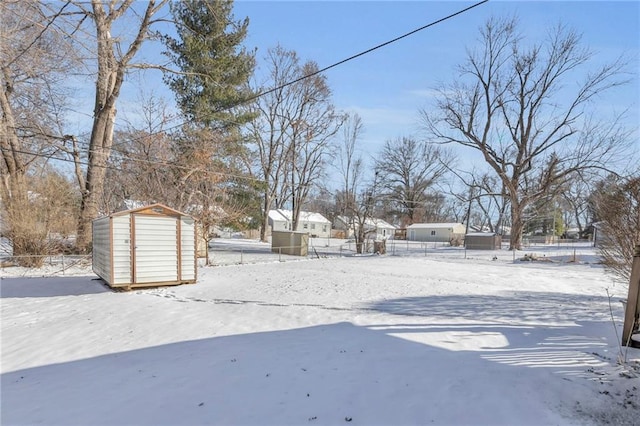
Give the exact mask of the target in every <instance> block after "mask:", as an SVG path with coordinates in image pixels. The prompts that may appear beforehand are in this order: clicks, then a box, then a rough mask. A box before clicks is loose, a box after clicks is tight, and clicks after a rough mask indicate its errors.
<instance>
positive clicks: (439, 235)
mask: <svg viewBox="0 0 640 426" xmlns="http://www.w3.org/2000/svg"><path fill="white" fill-rule="evenodd" d="M465 232H466V227H465V226H464V225H463V224H462V223H414V224H413V225H409V226H407V240H409V241H428V242H439V243H448V242H451V241H452V240H454V239H456V238H457V239H460V240H462V239H464V234H465Z"/></svg>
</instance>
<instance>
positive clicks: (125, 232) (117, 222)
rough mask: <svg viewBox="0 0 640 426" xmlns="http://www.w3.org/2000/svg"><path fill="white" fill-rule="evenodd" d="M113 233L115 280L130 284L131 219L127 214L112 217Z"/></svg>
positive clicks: (115, 282)
mask: <svg viewBox="0 0 640 426" xmlns="http://www.w3.org/2000/svg"><path fill="white" fill-rule="evenodd" d="M112 227H113V230H112V233H113V248H112V250H113V282H112V283H111V284H128V283H130V282H131V221H130V217H129V216H128V215H127V216H115V217H113V219H112Z"/></svg>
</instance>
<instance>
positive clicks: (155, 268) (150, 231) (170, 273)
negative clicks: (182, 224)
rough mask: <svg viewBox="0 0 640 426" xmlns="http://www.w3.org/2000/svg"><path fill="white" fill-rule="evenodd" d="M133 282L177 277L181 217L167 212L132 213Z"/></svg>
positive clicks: (175, 279)
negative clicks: (158, 213) (168, 215)
mask: <svg viewBox="0 0 640 426" xmlns="http://www.w3.org/2000/svg"><path fill="white" fill-rule="evenodd" d="M132 220H133V223H134V236H135V245H134V250H135V254H134V255H135V258H134V259H135V261H134V268H133V271H134V280H133V282H134V283H139V284H142V283H155V282H157V283H160V282H169V281H177V280H178V278H179V277H178V274H179V270H178V220H177V218H174V217H166V216H145V215H133V216H132Z"/></svg>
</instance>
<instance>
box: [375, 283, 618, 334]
mask: <svg viewBox="0 0 640 426" xmlns="http://www.w3.org/2000/svg"><path fill="white" fill-rule="evenodd" d="M363 308H365V309H370V310H374V311H379V312H384V313H387V314H393V315H405V316H419V317H437V318H438V319H442V318H451V319H458V320H459V319H464V320H471V321H480V322H491V323H497V324H505V325H508V324H509V323H510V322H513V323H516V324H527V323H530V324H545V325H548V326H553V324H557V325H565V324H566V323H570V322H577V321H605V322H606V321H609V322H610V319H611V311H610V309H609V298H608V297H605V296H592V295H583V294H566V293H553V292H531V291H521V292H504V293H503V294H501V295H468V294H465V295H446V296H425V297H404V298H398V299H389V300H381V301H378V302H374V303H371V304H366V305H364V306H363ZM611 308H612V309H613V312H614V314H616V315H617V316H619V317H621V315H622V306H621V305H620V303H618V302H617V301H616V300H611Z"/></svg>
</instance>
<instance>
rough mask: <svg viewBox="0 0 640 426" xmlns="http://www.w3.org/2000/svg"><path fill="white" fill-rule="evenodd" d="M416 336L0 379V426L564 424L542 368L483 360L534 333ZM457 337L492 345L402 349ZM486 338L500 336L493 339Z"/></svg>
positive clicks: (370, 332) (329, 341)
mask: <svg viewBox="0 0 640 426" xmlns="http://www.w3.org/2000/svg"><path fill="white" fill-rule="evenodd" d="M386 306H387V309H389V306H390V305H386ZM441 309H444V306H442V308H441ZM427 327H429V326H428V325H424V326H416V325H415V324H414V325H397V324H396V325H379V326H373V327H360V326H356V325H353V324H351V323H336V324H329V325H321V326H314V327H307V328H299V329H291V330H282V331H271V332H264V333H249V334H243V335H233V336H226V337H215V338H207V339H202V340H194V341H185V342H179V343H172V344H166V345H162V346H156V347H148V348H143V349H137V350H131V351H127V352H120V353H113V354H105V355H102V356H98V357H94V358H89V359H81V360H77V361H70V362H65V363H61V364H52V365H45V366H41V367H34V368H28V369H23V370H19V371H13V372H8V373H5V374H2V375H1V376H0V379H1V385H2V393H1V394H2V401H1V402H2V407H3V409H2V414H1V418H0V420H1V423H2V424H3V425H10V424H33V423H45V424H94V425H97V424H136V425H145V424H149V425H159V424H245V425H258V424H260V425H276V424H277V425H287V424H297V425H300V424H314V425H317V424H345V422H350V421H351V420H353V421H354V424H367V425H376V424H382V425H390V424H427V423H434V424H492V425H501V424H502V425H512V424H519V425H526V424H549V423H554V424H557V423H564V422H566V421H563V418H562V417H560V415H559V414H557V412H556V411H555V410H560V409H561V408H562V407H560V406H561V405H563V404H564V405H568V406H569V407H568V408H567V407H565V408H564V409H563V410H564V411H565V414H566V411H571V408H572V404H573V403H574V402H573V401H563V402H562V403H557V405H555V406H554V404H551V406H552V407H553V408H554V410H552V409H551V408H550V405H549V401H557V400H558V398H559V397H560V396H562V395H566V394H568V392H567V391H566V387H567V386H571V385H570V384H567V383H568V382H567V381H563V380H557V381H551V382H552V383H550V380H549V378H550V377H551V376H550V374H553V371H554V369H556V367H554V366H553V364H549V365H540V367H543V368H546V369H549V371H550V373H549V374H540V373H539V371H540V370H539V369H532V368H528V367H530V366H531V365H526V364H522V363H518V362H508V361H509V360H508V359H507V360H500V359H492V358H491V357H490V356H498V355H507V356H508V355H511V354H515V353H516V352H508V351H507V352H505V353H504V354H503V353H502V352H500V351H501V350H507V349H510V348H513V344H514V343H516V344H518V345H522V346H523V347H524V349H532V348H535V347H536V346H537V344H538V343H539V342H538V340H539V339H541V338H543V337H544V333H543V332H542V331H538V332H537V333H540V335H539V336H537V335H536V336H533V338H532V337H529V338H528V339H525V338H524V337H523V339H522V340H521V341H519V342H513V341H511V339H513V338H514V336H515V334H516V333H523V332H531V331H535V330H536V328H535V327H521V328H517V329H513V328H509V327H507V326H501V327H498V328H488V327H487V325H479V326H478V327H481V328H476V327H470V326H468V325H467V326H465V327H467V330H463V329H461V328H459V325H451V326H447V325H438V326H437V328H434V329H431V330H429V329H428V328H427ZM482 327H484V328H482ZM460 330H463V331H467V332H472V333H478V332H480V333H483V334H484V336H485V337H487V336H488V334H487V333H493V334H494V336H493V340H492V338H487V339H485V341H486V342H489V346H492V347H491V348H489V349H491V350H492V351H482V348H478V347H475V348H469V350H461V349H460V348H457V349H456V350H451V349H447V348H446V345H443V344H438V341H437V339H436V340H433V339H432V341H431V343H429V342H428V341H419V339H414V338H413V337H415V336H416V334H419V333H423V334H424V333H432V334H433V333H440V337H442V339H441V342H440V343H442V341H444V340H446V339H455V338H456V335H455V332H456V331H460ZM514 330H515V331H514ZM498 334H502V335H506V336H507V337H506V338H505V339H502V340H500V339H498V338H497V337H498ZM427 340H428V339H427ZM569 343H572V342H569ZM573 343H575V342H573ZM591 347H592V346H589V342H584V344H581V346H576V345H569V348H570V349H571V350H573V351H586V350H591V349H590V348H591ZM485 349H486V348H485ZM518 349H519V350H521V349H523V348H522V347H520V346H519V347H518ZM557 349H558V348H557ZM557 353H558V354H559V353H560V352H559V349H558V351H557ZM485 355H486V356H485ZM487 356H489V357H487ZM585 365H587V364H584V363H577V362H576V363H573V364H572V365H563V366H562V369H563V370H564V371H576V372H578V371H584V369H585ZM534 371H536V373H535V374H534ZM539 394H541V395H542V396H538V395H539ZM310 422H311V423H310Z"/></svg>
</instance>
